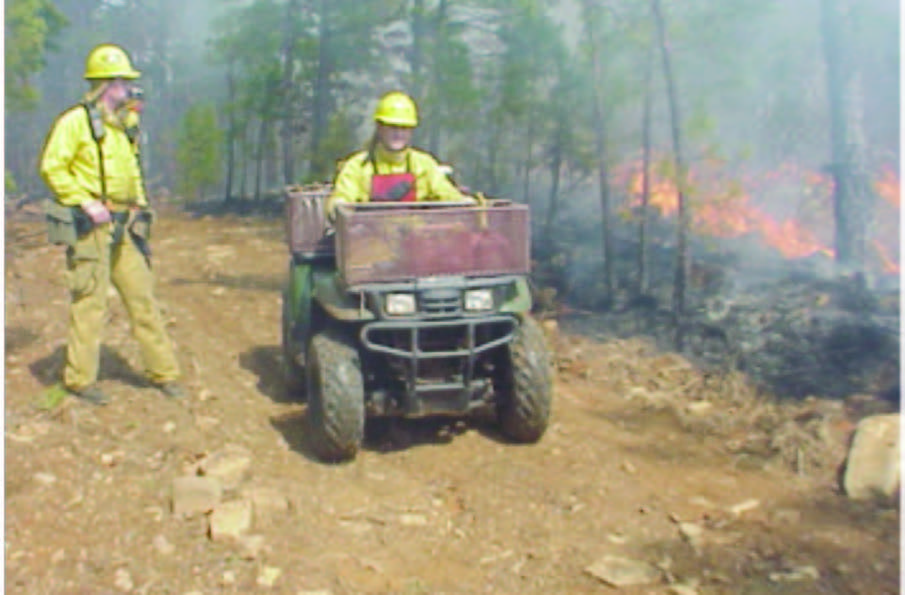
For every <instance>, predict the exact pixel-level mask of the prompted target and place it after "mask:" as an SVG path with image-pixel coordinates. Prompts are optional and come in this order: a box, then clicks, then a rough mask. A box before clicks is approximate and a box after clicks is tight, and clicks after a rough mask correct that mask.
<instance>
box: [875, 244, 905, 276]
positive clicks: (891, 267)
mask: <svg viewBox="0 0 905 595" xmlns="http://www.w3.org/2000/svg"><path fill="white" fill-rule="evenodd" d="M871 243H872V244H873V245H874V249H875V250H876V251H877V256H879V257H880V262H881V263H882V264H883V272H884V273H889V274H890V275H898V274H899V272H900V269H899V263H897V262H896V261H895V259H894V258H893V257H892V256H891V255H890V254H889V251H888V250H887V249H886V248H885V247H884V246H883V244H881V243H880V242H879V241H878V240H873V241H872V242H871Z"/></svg>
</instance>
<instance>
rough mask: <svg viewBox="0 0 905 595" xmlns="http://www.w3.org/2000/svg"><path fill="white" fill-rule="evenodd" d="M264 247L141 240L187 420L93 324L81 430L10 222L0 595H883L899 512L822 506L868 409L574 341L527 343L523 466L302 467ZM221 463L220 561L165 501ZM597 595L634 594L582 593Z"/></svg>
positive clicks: (131, 355) (40, 243) (268, 232)
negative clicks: (235, 519) (233, 458)
mask: <svg viewBox="0 0 905 595" xmlns="http://www.w3.org/2000/svg"><path fill="white" fill-rule="evenodd" d="M283 233H284V231H283V224H282V222H281V221H278V220H273V219H270V220H267V219H253V218H238V217H231V216H224V217H214V216H204V217H196V218H190V217H188V216H187V215H185V214H176V213H171V214H169V215H165V216H164V217H162V218H161V220H160V221H159V223H158V224H157V226H156V228H155V238H154V241H153V246H154V249H155V256H154V258H155V272H156V275H157V293H158V297H159V298H160V301H161V304H162V307H163V309H164V312H165V317H166V320H167V324H168V328H169V331H170V333H171V335H172V337H173V340H174V342H175V344H176V346H177V350H178V355H179V358H180V361H181V363H182V365H183V367H184V372H185V375H186V377H185V381H186V385H187V387H188V388H189V389H190V396H189V398H187V399H185V400H183V401H179V402H174V401H170V400H167V399H166V398H164V397H162V396H161V395H160V394H159V393H158V392H156V391H155V390H154V389H153V388H150V387H148V386H147V385H145V384H144V382H143V381H142V377H141V369H142V367H141V359H140V354H139V352H138V347H137V345H136V344H135V342H134V340H132V338H131V337H130V335H129V325H128V319H127V316H126V313H125V310H124V309H123V307H122V304H121V302H119V300H118V299H112V300H111V309H110V317H109V324H108V325H107V327H106V334H105V337H104V343H103V349H102V376H101V382H100V384H101V386H102V388H103V389H104V390H105V391H107V392H108V393H109V394H110V395H111V396H112V399H113V402H112V403H111V404H110V405H109V406H107V407H103V408H95V407H90V406H86V405H84V404H82V403H79V402H75V401H73V400H67V401H64V402H63V403H60V404H53V403H47V402H45V401H43V400H42V394H43V391H45V389H46V388H47V387H49V386H50V385H52V384H53V383H54V382H55V381H56V379H57V377H58V374H59V370H60V366H61V362H62V354H63V347H64V341H65V329H66V308H67V300H68V296H67V292H66V289H65V287H64V284H63V274H62V270H63V265H64V257H63V253H62V251H61V250H60V249H58V248H55V247H51V246H48V245H47V244H46V242H45V238H44V231H43V226H42V224H41V223H40V222H39V221H34V220H33V221H25V220H16V219H14V218H10V217H8V218H7V222H6V254H5V258H6V261H5V263H6V268H5V280H6V285H5V291H6V352H5V366H6V367H5V370H6V386H5V388H6V391H5V396H6V404H5V416H6V417H5V419H6V441H5V473H6V492H5V494H6V496H5V497H6V507H5V512H6V515H5V554H6V567H5V582H6V590H5V592H6V593H12V594H28V595H39V594H69V593H85V594H103V593H146V594H156V593H160V594H165V593H166V594H176V595H188V594H195V595H197V594H205V595H208V594H219V593H243V594H248V593H275V594H277V593H278V594H287V595H297V594H315V593H317V594H332V595H345V594H359V593H361V594H378V593H386V594H389V593H394V594H396V593H398V594H410V595H416V594H428V593H430V594H441V593H446V594H453V593H455V594H477V593H493V594H511V595H528V594H537V595H540V594H544V595H547V594H551V593H563V594H567V593H568V594H573V593H574V594H591V593H611V592H618V593H625V594H642V593H643V594H667V593H678V594H680V595H681V594H693V593H698V594H710V593H714V594H715V593H720V594H723V593H725V594H746V593H747V594H759V593H788V594H792V593H794V594H796V595H798V594H807V593H838V594H866V593H870V594H877V595H879V594H884V593H898V592H899V574H900V561H899V560H900V559H899V555H900V551H899V550H900V547H899V546H900V542H899V534H900V532H899V527H900V518H899V516H900V510H899V507H898V506H897V505H892V506H884V505H882V504H880V503H863V502H862V503H859V502H853V501H850V500H848V499H847V498H846V497H845V496H844V495H842V494H840V492H839V490H838V488H837V483H838V482H837V473H838V469H839V465H840V464H841V463H842V462H843V460H844V457H845V452H846V448H847V441H848V440H849V438H850V435H851V432H852V429H853V428H854V426H855V424H856V423H857V421H858V419H860V418H861V417H863V416H864V415H866V414H867V413H869V412H870V411H871V409H870V403H871V400H870V398H869V397H863V396H861V397H859V396H856V395H853V396H852V398H850V399H847V400H842V401H840V400H828V399H820V398H813V399H808V400H805V401H796V402H782V401H777V400H774V399H771V398H769V396H765V395H761V394H759V393H758V392H757V391H755V390H754V389H753V388H751V387H750V386H748V385H747V383H746V380H745V379H744V378H743V377H741V376H739V375H735V374H710V373H705V372H703V371H700V370H697V369H696V368H695V367H694V366H693V365H691V364H690V363H689V362H687V361H685V360H684V359H682V358H681V357H679V356H677V355H675V354H671V353H668V352H663V351H660V350H658V349H656V348H655V347H653V346H652V344H651V343H649V342H647V341H646V340H645V339H643V338H640V337H639V338H632V339H627V340H619V341H607V340H601V339H600V338H595V337H594V336H587V335H586V334H582V333H581V330H582V328H585V327H586V325H585V324H583V323H580V324H570V323H569V322H568V321H566V320H561V321H559V324H558V325H553V324H547V325H546V327H547V329H548V330H549V332H550V335H549V340H550V343H551V346H552V347H553V349H554V350H555V354H556V362H557V375H556V379H555V397H554V399H555V400H554V409H553V415H552V421H551V425H550V428H549V430H548V432H547V434H546V435H545V436H544V438H543V439H542V440H541V441H540V442H539V443H538V444H535V445H530V446H516V445H512V444H508V443H506V442H505V441H504V440H503V439H502V438H501V437H500V436H499V435H498V434H497V433H496V432H495V431H494V430H493V428H492V427H491V426H488V425H485V424H481V423H478V422H472V421H467V422H455V421H445V422H444V421H433V420H421V421H405V422H401V423H399V424H397V425H396V427H395V428H393V429H392V431H389V432H386V433H383V434H380V435H377V436H372V437H371V438H369V440H368V441H367V443H366V445H365V448H364V449H363V451H362V452H361V453H360V454H359V456H358V457H357V458H356V459H355V460H354V461H353V462H351V463H348V464H343V465H325V464H322V463H320V462H318V461H317V460H316V459H315V458H314V457H313V456H312V455H311V453H310V452H309V451H308V450H307V447H306V446H305V440H304V439H303V434H304V424H303V418H304V415H305V404H304V403H302V402H298V401H294V400H292V399H290V398H289V397H288V396H287V394H286V391H285V388H284V385H283V380H282V377H281V372H280V369H281V365H280V358H281V355H280V290H281V286H282V284H283V281H284V277H285V274H286V266H287V252H286V248H285V243H284V235H283ZM579 322H580V321H579ZM865 403H867V405H865ZM237 447H240V448H241V449H243V450H242V451H241V452H246V453H250V465H249V467H248V471H247V473H246V474H245V475H244V476H243V479H242V482H241V484H240V485H238V486H235V489H234V490H233V491H230V492H227V493H226V494H225V499H226V500H230V499H237V500H238V499H242V498H248V497H251V496H249V494H251V493H253V492H254V491H255V490H258V492H257V493H258V494H261V493H267V494H270V498H269V499H264V500H262V499H260V498H259V499H258V500H256V501H255V509H254V510H255V514H254V520H253V527H252V529H251V530H250V533H251V534H252V535H254V536H255V537H253V538H244V539H242V540H239V541H237V542H236V543H231V542H221V541H219V540H213V539H211V537H210V535H209V534H208V522H209V519H208V517H207V515H203V514H201V515H195V516H189V517H188V518H183V517H181V516H177V515H175V514H173V513H172V512H171V502H170V500H171V491H172V486H173V480H174V479H175V478H177V477H180V476H184V475H187V474H192V473H194V472H195V470H196V468H197V467H198V465H199V462H200V461H203V460H205V457H206V456H209V455H213V454H217V453H222V452H224V449H227V450H228V449H230V448H232V449H234V450H233V452H236V451H235V449H236V448H237ZM614 564H615V565H616V567H615V568H614ZM613 573H615V575H614V574H613ZM639 573H640V575H639ZM618 576H622V577H623V578H624V579H625V580H626V581H627V582H633V581H635V580H638V581H640V582H641V583H642V584H633V585H625V586H620V587H615V586H613V585H611V584H608V583H607V582H605V581H606V580H609V581H613V582H617V583H618V582H620V579H619V578H618ZM639 576H640V578H638V577H639ZM632 577H635V578H632Z"/></svg>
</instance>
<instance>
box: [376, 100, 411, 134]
mask: <svg viewBox="0 0 905 595" xmlns="http://www.w3.org/2000/svg"><path fill="white" fill-rule="evenodd" d="M374 121H375V122H377V123H379V124H387V125H388V126H406V127H409V128H414V127H415V126H417V125H418V108H417V107H415V102H414V100H412V98H411V97H409V96H408V95H406V94H405V93H403V92H402V91H390V92H389V93H387V94H386V95H384V96H383V97H381V98H380V101H378V102H377V109H376V110H374Z"/></svg>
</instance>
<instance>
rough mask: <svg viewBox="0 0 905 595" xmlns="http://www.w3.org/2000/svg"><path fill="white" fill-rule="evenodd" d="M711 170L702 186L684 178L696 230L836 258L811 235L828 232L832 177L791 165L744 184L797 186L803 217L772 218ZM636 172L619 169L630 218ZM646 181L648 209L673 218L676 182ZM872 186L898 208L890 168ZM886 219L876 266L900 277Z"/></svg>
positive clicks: (895, 234)
mask: <svg viewBox="0 0 905 595" xmlns="http://www.w3.org/2000/svg"><path fill="white" fill-rule="evenodd" d="M705 165H707V164H705ZM710 165H714V164H710ZM715 166H716V170H715V172H713V174H712V175H711V174H708V175H707V176H706V178H707V181H706V183H702V181H701V179H700V178H703V177H704V176H701V175H698V174H700V172H699V171H691V172H689V175H688V183H689V185H690V186H691V187H694V190H693V191H692V192H690V193H689V194H690V196H691V197H692V200H690V201H689V203H688V205H689V209H690V212H691V225H692V230H693V231H694V232H696V233H699V234H702V235H708V236H711V237H720V238H736V237H739V236H743V235H747V234H757V235H758V236H760V238H761V239H762V240H763V242H764V243H765V244H766V245H768V246H770V247H772V248H774V249H775V250H777V251H778V252H779V253H780V254H782V255H783V256H784V257H785V258H790V259H796V258H804V257H807V256H811V255H813V254H824V255H826V256H828V257H830V258H832V257H834V255H835V253H834V251H833V250H832V249H831V248H830V247H829V245H828V244H827V242H828V241H829V240H827V238H821V237H819V235H818V234H819V232H818V231H815V230H829V229H831V225H832V221H831V211H830V210H829V209H828V207H827V205H828V204H830V202H829V200H830V196H831V193H832V188H833V180H832V178H831V177H830V176H828V175H826V174H823V173H820V172H813V171H808V170H804V169H802V168H800V167H799V166H797V165H795V164H793V163H785V164H783V165H782V166H780V168H778V169H777V170H774V171H771V172H765V173H764V174H763V175H760V176H758V178H757V179H756V180H749V181H748V182H747V183H746V185H747V186H748V187H750V188H755V187H757V188H760V189H761V190H760V192H762V193H763V194H764V196H766V197H770V196H771V195H772V193H773V188H774V186H773V185H774V184H785V185H787V186H788V184H790V183H791V184H798V185H799V187H800V188H801V192H800V195H799V196H800V198H799V200H801V201H802V202H801V204H800V205H799V212H802V213H803V218H802V219H800V220H799V219H795V218H787V219H776V218H774V217H772V216H771V215H769V214H768V213H767V212H766V211H765V210H764V209H762V208H759V207H757V206H754V205H752V204H750V197H749V195H748V194H747V193H746V192H745V191H744V190H742V189H741V188H740V187H738V188H737V189H736V190H735V191H727V188H731V186H732V184H730V183H727V182H726V179H725V178H726V176H725V175H721V169H722V167H723V166H722V164H719V163H716V164H715ZM640 169H641V168H640V167H638V164H637V163H626V164H625V168H624V169H618V170H617V176H619V177H621V179H623V180H625V182H627V183H626V184H625V186H626V188H627V190H628V193H629V195H630V196H631V198H630V200H629V201H628V202H627V203H626V204H625V206H624V207H623V208H624V211H623V212H624V213H625V214H627V215H629V216H631V210H632V209H634V208H637V207H638V206H640V204H641V191H642V184H643V179H642V176H641V172H640ZM649 183H650V197H649V201H648V204H649V206H650V207H651V208H653V209H656V210H657V211H658V212H659V213H660V215H661V216H663V217H671V216H674V215H675V214H676V213H677V212H678V205H679V194H678V191H677V189H676V185H675V183H674V182H673V181H672V180H670V179H668V178H666V177H663V176H662V175H657V174H654V173H652V174H651V177H650V180H649ZM764 185H766V187H765V186H764ZM735 186H738V184H735ZM874 187H875V189H876V191H877V193H878V194H879V195H880V196H881V197H882V198H883V199H884V203H885V204H887V205H889V206H892V207H893V208H894V209H896V210H898V208H899V205H900V186H899V179H898V175H897V173H896V172H895V171H894V170H893V169H892V168H884V169H883V173H882V174H881V176H880V177H879V178H878V179H877V180H876V181H875V182H874ZM884 208H887V209H888V207H884ZM888 215H889V214H887V213H878V215H877V220H878V223H879V224H880V227H879V229H878V234H877V235H878V238H876V239H874V240H873V245H874V247H875V249H876V253H877V260H878V266H880V267H882V269H883V271H885V272H886V273H889V274H898V272H899V264H898V260H897V258H896V256H897V255H896V254H895V250H894V247H897V246H898V242H899V227H898V221H899V219H898V217H897V216H896V217H892V216H888Z"/></svg>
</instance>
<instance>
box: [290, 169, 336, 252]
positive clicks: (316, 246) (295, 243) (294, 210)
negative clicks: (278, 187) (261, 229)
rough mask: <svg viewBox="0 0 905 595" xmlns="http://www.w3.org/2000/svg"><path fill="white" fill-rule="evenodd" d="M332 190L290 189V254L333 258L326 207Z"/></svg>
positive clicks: (306, 187)
mask: <svg viewBox="0 0 905 595" xmlns="http://www.w3.org/2000/svg"><path fill="white" fill-rule="evenodd" d="M330 191H331V187H330V186H289V187H288V188H286V191H285V200H286V203H285V206H286V240H287V242H288V244H289V251H290V252H292V253H293V254H297V255H300V256H304V257H316V256H332V255H333V253H334V247H333V238H332V237H331V236H329V235H328V234H327V233H326V231H327V217H326V212H325V203H326V200H327V197H328V196H330Z"/></svg>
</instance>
